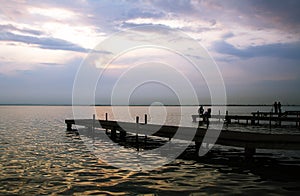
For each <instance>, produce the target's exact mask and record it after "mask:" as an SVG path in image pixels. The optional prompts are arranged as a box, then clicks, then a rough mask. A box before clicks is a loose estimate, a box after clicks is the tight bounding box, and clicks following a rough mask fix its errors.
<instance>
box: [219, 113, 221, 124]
mask: <svg viewBox="0 0 300 196" xmlns="http://www.w3.org/2000/svg"><path fill="white" fill-rule="evenodd" d="M220 121H221V113H220V110H219V122H220Z"/></svg>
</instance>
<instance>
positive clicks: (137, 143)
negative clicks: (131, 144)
mask: <svg viewBox="0 0 300 196" xmlns="http://www.w3.org/2000/svg"><path fill="white" fill-rule="evenodd" d="M135 121H136V135H135V142H136V149H137V151H139V134H138V127H139V117H138V116H137V117H136V119H135Z"/></svg>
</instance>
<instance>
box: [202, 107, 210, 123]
mask: <svg viewBox="0 0 300 196" xmlns="http://www.w3.org/2000/svg"><path fill="white" fill-rule="evenodd" d="M210 117H211V108H208V109H207V111H206V112H205V113H204V114H203V121H204V122H206V125H207V128H208V126H209V118H210Z"/></svg>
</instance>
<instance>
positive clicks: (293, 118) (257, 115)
mask: <svg viewBox="0 0 300 196" xmlns="http://www.w3.org/2000/svg"><path fill="white" fill-rule="evenodd" d="M251 114H252V115H228V113H226V115H211V119H219V120H223V121H225V123H226V124H230V123H232V121H233V120H235V121H237V122H238V123H240V121H244V122H246V124H248V123H249V122H250V123H251V125H259V124H260V122H262V121H264V122H267V123H269V124H270V125H271V123H272V122H273V123H277V124H278V125H281V122H291V123H295V126H297V127H299V126H300V111H286V112H284V113H282V114H280V115H279V114H275V113H272V112H259V111H257V112H252V113H251ZM203 117H204V116H203V115H198V114H196V115H192V119H193V122H196V121H197V119H201V118H202V119H203Z"/></svg>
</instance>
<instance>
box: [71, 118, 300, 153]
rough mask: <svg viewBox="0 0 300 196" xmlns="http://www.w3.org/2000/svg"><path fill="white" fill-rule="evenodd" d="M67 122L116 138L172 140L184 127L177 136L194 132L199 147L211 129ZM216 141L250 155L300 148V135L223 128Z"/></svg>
mask: <svg viewBox="0 0 300 196" xmlns="http://www.w3.org/2000/svg"><path fill="white" fill-rule="evenodd" d="M65 123H66V124H67V130H68V131H72V125H74V124H76V125H80V126H85V127H89V128H91V129H93V130H94V129H95V128H102V129H103V130H105V129H106V130H110V133H111V136H112V137H117V132H119V136H120V137H124V136H126V132H130V133H134V134H137V135H145V136H158V137H165V138H169V139H171V138H173V137H174V135H175V134H176V132H177V130H178V129H180V130H182V131H181V133H182V134H176V139H186V138H187V135H188V134H193V135H192V136H191V137H192V138H193V139H192V140H193V141H194V142H195V143H196V146H198V147H199V143H200V144H201V142H202V140H203V138H204V136H205V134H206V132H207V130H206V129H205V128H193V127H179V126H170V125H156V124H141V123H131V122H120V121H109V120H95V119H94V120H93V119H76V120H74V119H70V120H65ZM195 129H196V133H195ZM128 130H130V131H128ZM209 131H210V132H211V133H212V132H213V131H217V130H209ZM209 135H214V134H209ZM208 139H209V138H208ZM211 139H213V138H211ZM208 141H209V140H208ZM197 144H198V145H197ZM216 144H219V145H225V146H233V147H242V148H245V152H246V153H248V154H249V152H250V154H252V155H253V153H255V149H287V150H300V134H265V133H250V132H238V131H228V130H222V131H221V133H220V135H219V137H218V139H217V141H216ZM196 150H198V149H196Z"/></svg>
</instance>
